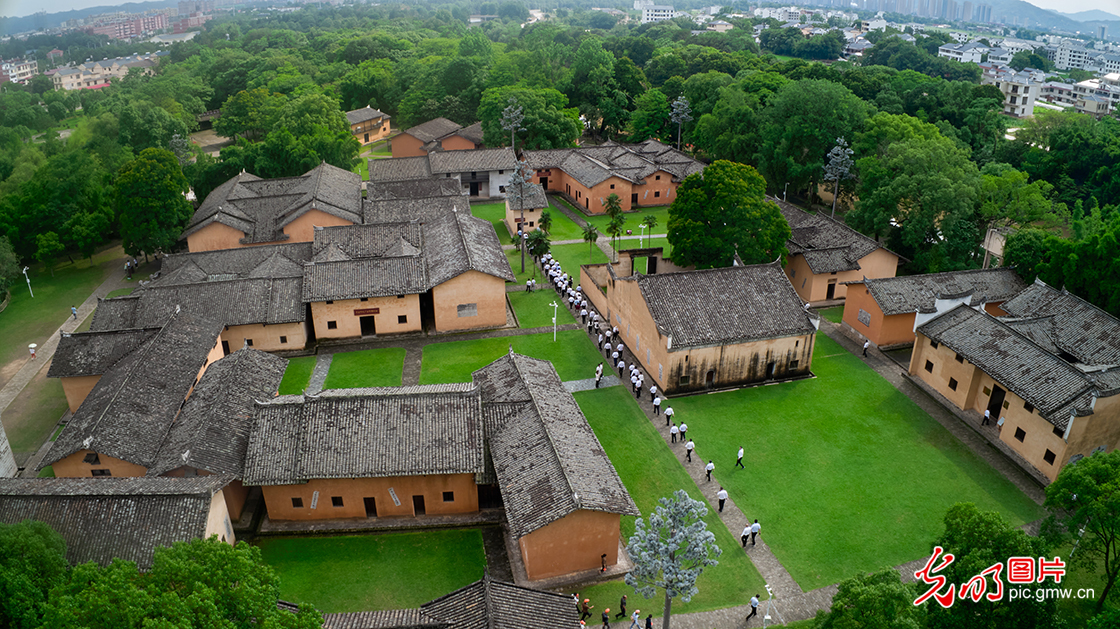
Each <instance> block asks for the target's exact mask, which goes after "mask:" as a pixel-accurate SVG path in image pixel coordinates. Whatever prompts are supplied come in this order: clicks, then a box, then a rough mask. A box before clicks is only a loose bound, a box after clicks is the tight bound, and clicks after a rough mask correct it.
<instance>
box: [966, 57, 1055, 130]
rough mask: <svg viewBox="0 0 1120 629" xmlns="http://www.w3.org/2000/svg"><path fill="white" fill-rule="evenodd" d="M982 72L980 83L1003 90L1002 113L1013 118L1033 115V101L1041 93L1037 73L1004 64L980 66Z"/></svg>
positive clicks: (1040, 84) (1040, 83)
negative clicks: (1020, 70)
mask: <svg viewBox="0 0 1120 629" xmlns="http://www.w3.org/2000/svg"><path fill="white" fill-rule="evenodd" d="M981 68H983V70H984V74H983V75H982V76H981V77H980V84H981V85H994V86H996V88H998V89H999V91H1001V92H1003V113H1005V114H1007V115H1008V116H1012V117H1015V118H1029V117H1031V116H1033V115H1034V101H1035V100H1036V99H1037V98H1038V97H1039V95H1040V94H1041V93H1042V82H1041V81H1040V80H1038V78H1039V77H1038V75H1037V74H1035V73H1032V72H1030V71H1029V69H1026V70H1024V71H1022V72H1016V71H1014V70H1012V69H1010V68H1007V67H1004V66H996V65H988V66H981Z"/></svg>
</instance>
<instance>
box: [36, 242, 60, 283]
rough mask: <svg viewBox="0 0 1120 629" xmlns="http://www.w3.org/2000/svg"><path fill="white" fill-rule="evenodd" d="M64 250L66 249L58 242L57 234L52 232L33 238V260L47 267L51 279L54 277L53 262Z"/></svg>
mask: <svg viewBox="0 0 1120 629" xmlns="http://www.w3.org/2000/svg"><path fill="white" fill-rule="evenodd" d="M65 250H66V247H65V246H63V244H62V241H61V240H59V238H58V234H56V233H54V232H47V233H45V234H39V235H38V236H35V259H36V260H38V261H39V262H41V263H43V266H45V267H47V270H48V271H50V272H51V277H54V264H55V261H56V260H58V256H59V255H61V254H62V252H63V251H65Z"/></svg>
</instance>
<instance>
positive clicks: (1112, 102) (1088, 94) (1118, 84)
mask: <svg viewBox="0 0 1120 629" xmlns="http://www.w3.org/2000/svg"><path fill="white" fill-rule="evenodd" d="M1073 98H1074V108H1075V109H1076V110H1077V111H1079V112H1081V113H1083V114H1088V115H1090V116H1093V117H1095V118H1102V117H1104V116H1107V115H1109V114H1111V113H1112V112H1115V111H1120V74H1118V73H1115V72H1113V73H1109V74H1106V75H1104V76H1102V77H1100V78H1099V79H1089V80H1088V81H1082V82H1080V83H1078V84H1076V85H1074V86H1073Z"/></svg>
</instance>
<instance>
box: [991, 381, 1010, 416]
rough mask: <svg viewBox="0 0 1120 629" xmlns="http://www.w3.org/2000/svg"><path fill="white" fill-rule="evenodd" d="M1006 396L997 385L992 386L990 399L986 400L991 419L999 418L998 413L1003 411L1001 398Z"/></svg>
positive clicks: (1005, 392)
mask: <svg viewBox="0 0 1120 629" xmlns="http://www.w3.org/2000/svg"><path fill="white" fill-rule="evenodd" d="M1006 395H1007V391H1004V390H1003V389H1001V388H1000V387H999V385H992V397H990V398H988V410H989V411H991V412H992V417H993V418H996V417H999V414H1000V412H1002V411H1003V398H1004V397H1005V396H1006Z"/></svg>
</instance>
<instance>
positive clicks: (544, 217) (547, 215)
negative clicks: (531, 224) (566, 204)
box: [537, 210, 552, 233]
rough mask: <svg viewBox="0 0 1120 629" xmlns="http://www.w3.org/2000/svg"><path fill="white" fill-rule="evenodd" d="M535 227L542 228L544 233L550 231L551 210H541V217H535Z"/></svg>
mask: <svg viewBox="0 0 1120 629" xmlns="http://www.w3.org/2000/svg"><path fill="white" fill-rule="evenodd" d="M537 227H539V228H541V229H543V230H544V231H545V233H548V232H551V231H552V212H549V211H548V210H541V217H540V218H539V219H537Z"/></svg>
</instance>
